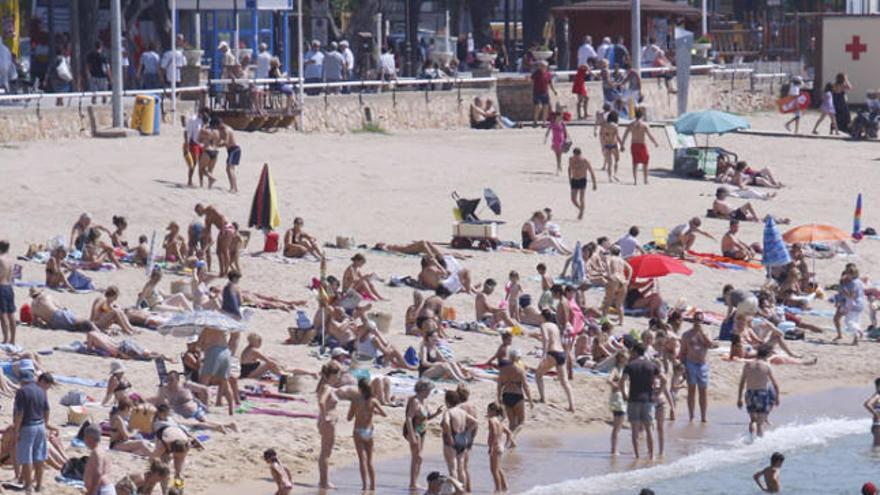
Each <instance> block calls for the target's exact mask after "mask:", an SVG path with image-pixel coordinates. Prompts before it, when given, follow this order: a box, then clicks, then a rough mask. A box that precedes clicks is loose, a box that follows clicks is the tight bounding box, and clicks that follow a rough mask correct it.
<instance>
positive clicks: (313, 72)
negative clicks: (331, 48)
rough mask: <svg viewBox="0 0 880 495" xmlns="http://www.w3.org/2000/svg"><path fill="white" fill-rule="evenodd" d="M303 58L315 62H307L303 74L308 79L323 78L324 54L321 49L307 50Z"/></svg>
mask: <svg viewBox="0 0 880 495" xmlns="http://www.w3.org/2000/svg"><path fill="white" fill-rule="evenodd" d="M303 59H305V60H306V61H312V62H314V63H311V64H307V65H306V67H305V69H303V73H304V74H303V76H304V77H305V78H306V79H321V78H322V77H323V76H324V54H323V53H321V52H320V51H318V52H315V51H312V50H309V51H307V52H306V54H305V56H303Z"/></svg>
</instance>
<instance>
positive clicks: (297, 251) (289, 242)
mask: <svg viewBox="0 0 880 495" xmlns="http://www.w3.org/2000/svg"><path fill="white" fill-rule="evenodd" d="M303 225H305V222H304V221H303V219H302V218H300V217H296V218H294V219H293V228H291V229H289V230H288V231H287V232H285V233H284V256H286V257H288V258H304V257H305V256H306V255H307V254H311V255H312V256H314V257H315V258H316V259H318V260H323V259H324V252H323V251H321V247H320V246H319V245H318V241H317V239H315V238H314V237H312V236H311V235H309V234H307V233H306V232H305V231H303Z"/></svg>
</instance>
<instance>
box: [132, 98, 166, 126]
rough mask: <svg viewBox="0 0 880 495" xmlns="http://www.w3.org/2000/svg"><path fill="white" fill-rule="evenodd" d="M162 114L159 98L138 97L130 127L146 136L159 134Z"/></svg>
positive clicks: (135, 100) (135, 101)
mask: <svg viewBox="0 0 880 495" xmlns="http://www.w3.org/2000/svg"><path fill="white" fill-rule="evenodd" d="M161 113H162V111H161V107H160V105H159V97H158V96H152V95H138V96H136V97H135V99H134V110H133V111H132V112H131V126H130V127H131V128H132V129H135V130H137V131H139V132H140V133H141V134H144V135H146V136H152V135H154V134H159V121H160V119H161V115H160V114H161Z"/></svg>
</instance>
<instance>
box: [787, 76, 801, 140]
mask: <svg viewBox="0 0 880 495" xmlns="http://www.w3.org/2000/svg"><path fill="white" fill-rule="evenodd" d="M803 83H804V80H803V79H801V77H800V76H794V77H792V78H791V82H790V83H789V84H788V96H790V97H791V98H793V101H794V116H793V117H792V118H791V119H789V120H788V122H786V123H785V130H786V131H789V132H790V131H791V124H794V133H795V134H797V133H798V129H799V128H800V125H801V106H800V103H799V102H798V98H799V97H800V96H801V85H802V84H803Z"/></svg>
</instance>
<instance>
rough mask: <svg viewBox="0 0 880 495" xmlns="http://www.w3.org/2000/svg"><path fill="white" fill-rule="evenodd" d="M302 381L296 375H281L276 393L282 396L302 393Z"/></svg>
mask: <svg viewBox="0 0 880 495" xmlns="http://www.w3.org/2000/svg"><path fill="white" fill-rule="evenodd" d="M302 385H303V383H302V379H301V378H300V377H299V376H296V375H281V377H280V378H279V379H278V392H280V393H282V394H299V393H302V391H303V386H302Z"/></svg>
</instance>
